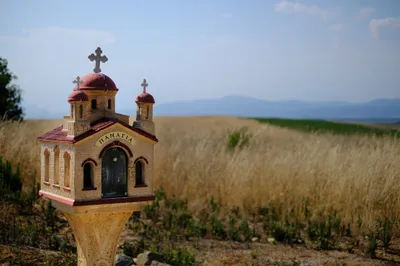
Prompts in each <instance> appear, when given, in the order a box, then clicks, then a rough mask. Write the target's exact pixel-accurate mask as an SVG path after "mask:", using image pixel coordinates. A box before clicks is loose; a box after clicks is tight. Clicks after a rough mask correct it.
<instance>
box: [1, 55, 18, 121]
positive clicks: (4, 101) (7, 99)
mask: <svg viewBox="0 0 400 266" xmlns="http://www.w3.org/2000/svg"><path fill="white" fill-rule="evenodd" d="M16 79H17V77H16V76H15V75H13V74H12V72H11V71H10V70H9V69H8V62H7V60H6V59H3V58H1V57H0V117H4V118H5V119H10V120H20V119H22V118H23V111H22V108H21V106H20V104H21V100H22V98H21V90H20V88H19V87H18V86H17V85H15V84H12V82H13V80H16Z"/></svg>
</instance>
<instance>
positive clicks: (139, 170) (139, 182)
mask: <svg viewBox="0 0 400 266" xmlns="http://www.w3.org/2000/svg"><path fill="white" fill-rule="evenodd" d="M143 168H144V164H143V162H141V161H137V162H136V164H135V170H136V171H135V186H143V185H144V169H143Z"/></svg>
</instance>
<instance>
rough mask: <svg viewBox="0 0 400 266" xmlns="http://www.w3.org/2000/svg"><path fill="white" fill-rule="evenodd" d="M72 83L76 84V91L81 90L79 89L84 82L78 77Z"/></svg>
mask: <svg viewBox="0 0 400 266" xmlns="http://www.w3.org/2000/svg"><path fill="white" fill-rule="evenodd" d="M72 83H74V84H76V90H78V91H79V90H80V89H81V88H80V87H79V85H80V84H82V83H83V81H82V80H81V78H80V77H79V76H77V77H76V79H75V80H74V81H72Z"/></svg>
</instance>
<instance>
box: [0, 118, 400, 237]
mask: <svg viewBox="0 0 400 266" xmlns="http://www.w3.org/2000/svg"><path fill="white" fill-rule="evenodd" d="M155 122H156V130H157V137H158V138H159V140H160V142H159V143H158V144H157V145H156V161H155V179H154V182H155V185H156V187H159V186H161V185H162V186H163V187H164V188H165V190H166V191H167V193H168V194H169V195H177V196H179V197H186V198H188V200H189V208H190V209H191V210H193V211H194V212H198V211H201V210H202V209H204V208H205V204H207V203H208V201H209V199H210V197H211V196H213V197H214V198H215V199H216V200H217V201H219V202H220V204H222V205H223V206H224V207H232V206H239V207H242V206H245V207H246V208H250V207H258V206H263V205H266V204H267V203H268V202H273V203H274V204H275V206H280V209H281V212H282V213H283V214H284V213H288V212H289V211H290V210H292V209H293V210H294V212H295V213H297V214H299V215H301V213H302V210H301V208H302V204H303V202H302V199H303V198H308V199H309V209H310V212H311V214H312V215H319V214H328V213H331V214H332V213H333V212H334V211H335V210H336V211H337V213H338V214H339V215H340V216H341V217H342V219H343V222H345V223H350V224H352V225H353V226H355V225H356V224H357V221H358V220H359V218H361V220H362V222H363V225H362V227H363V228H365V229H366V228H370V227H372V226H373V225H374V223H375V222H376V220H377V219H378V218H382V217H393V216H394V217H396V221H397V216H398V213H400V212H399V211H400V193H399V192H400V180H399V179H398V177H399V176H400V143H399V142H398V141H396V140H394V139H391V138H374V137H361V138H360V137H356V136H338V135H330V134H325V135H313V134H308V133H300V132H295V131H290V130H286V129H281V128H277V127H273V126H268V125H263V124H259V123H258V122H256V121H252V120H246V119H238V118H230V117H179V118H178V117H158V118H156V119H155ZM61 123H62V122H61V121H39V120H28V121H26V122H24V123H23V124H11V123H4V122H3V123H2V124H0V155H1V156H3V157H5V158H7V159H10V160H12V161H14V162H18V161H19V162H21V164H22V166H23V173H24V174H25V176H27V175H31V174H32V173H33V172H34V171H35V170H38V169H39V163H40V161H39V150H40V148H39V144H38V142H37V141H36V137H37V136H39V135H40V134H42V133H44V132H45V131H47V130H50V129H52V128H54V127H56V126H58V125H60V124H61ZM242 126H247V127H248V128H249V131H251V132H252V134H253V137H252V138H251V141H250V145H249V146H248V147H245V148H243V149H241V150H237V151H235V152H230V151H228V150H227V138H228V132H229V131H230V130H232V129H235V128H241V127H242Z"/></svg>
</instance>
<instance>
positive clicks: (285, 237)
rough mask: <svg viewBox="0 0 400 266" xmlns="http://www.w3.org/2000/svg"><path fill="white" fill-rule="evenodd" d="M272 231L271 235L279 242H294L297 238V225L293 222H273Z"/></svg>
mask: <svg viewBox="0 0 400 266" xmlns="http://www.w3.org/2000/svg"><path fill="white" fill-rule="evenodd" d="M270 232H271V236H272V237H273V238H274V239H275V240H276V241H278V242H284V243H288V244H293V242H294V240H295V239H296V226H295V225H293V224H284V223H282V222H273V223H272V224H271V228H270Z"/></svg>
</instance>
